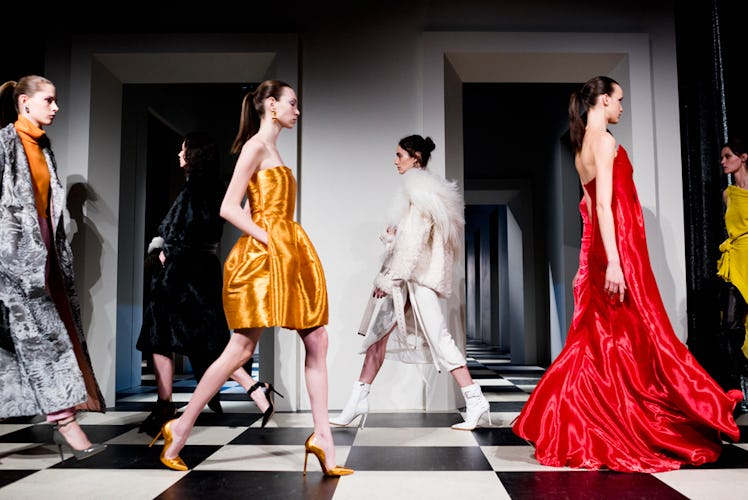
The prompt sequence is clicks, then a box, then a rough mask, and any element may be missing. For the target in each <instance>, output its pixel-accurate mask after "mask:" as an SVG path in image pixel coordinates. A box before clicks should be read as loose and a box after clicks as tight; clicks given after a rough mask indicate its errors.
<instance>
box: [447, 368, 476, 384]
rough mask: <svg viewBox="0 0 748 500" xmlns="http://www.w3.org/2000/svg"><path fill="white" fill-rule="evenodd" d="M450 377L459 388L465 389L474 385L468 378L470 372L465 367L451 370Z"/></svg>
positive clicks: (471, 379)
mask: <svg viewBox="0 0 748 500" xmlns="http://www.w3.org/2000/svg"><path fill="white" fill-rule="evenodd" d="M452 376H453V377H454V378H455V382H457V385H459V386H460V387H467V386H469V385H473V384H474V382H473V377H471V376H470V371H469V370H468V367H467V365H462V366H461V367H459V368H455V369H454V370H452Z"/></svg>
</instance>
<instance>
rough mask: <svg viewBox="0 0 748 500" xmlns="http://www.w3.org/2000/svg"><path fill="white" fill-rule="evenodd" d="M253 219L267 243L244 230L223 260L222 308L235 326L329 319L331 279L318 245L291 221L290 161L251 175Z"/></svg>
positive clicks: (293, 325)
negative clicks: (328, 282)
mask: <svg viewBox="0 0 748 500" xmlns="http://www.w3.org/2000/svg"><path fill="white" fill-rule="evenodd" d="M247 198H248V199H249V203H250V207H251V209H252V219H253V220H254V221H255V223H256V224H257V225H258V226H260V227H261V228H263V229H265V230H266V231H267V232H268V244H267V246H266V245H264V244H263V243H261V242H260V241H258V240H256V239H255V238H253V237H251V236H249V235H246V234H245V235H242V236H241V237H240V238H239V239H238V240H237V242H236V244H234V247H233V248H232V249H231V252H229V255H228V257H226V261H225V263H224V272H223V308H224V310H225V312H226V319H227V320H228V323H229V327H230V328H231V329H238V328H256V327H271V326H281V327H284V328H288V329H291V330H299V329H304V328H312V327H316V326H323V325H326V324H327V315H328V306H327V284H326V283H325V275H324V271H323V270H322V264H321V263H320V260H319V257H318V256H317V252H316V250H315V249H314V245H312V242H311V241H310V240H309V236H307V234H306V233H305V232H304V229H303V228H302V227H301V226H300V225H299V224H298V223H296V222H295V221H294V220H293V216H294V210H295V206H296V179H295V178H294V176H293V173H292V172H291V169H289V168H288V167H286V166H283V165H279V166H277V167H272V168H268V169H265V170H259V171H257V172H256V173H255V175H253V176H252V178H251V179H250V180H249V184H248V186H247Z"/></svg>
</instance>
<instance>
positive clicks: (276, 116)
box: [273, 110, 278, 121]
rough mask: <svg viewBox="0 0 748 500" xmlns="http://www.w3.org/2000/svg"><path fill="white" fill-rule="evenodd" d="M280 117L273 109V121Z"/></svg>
mask: <svg viewBox="0 0 748 500" xmlns="http://www.w3.org/2000/svg"><path fill="white" fill-rule="evenodd" d="M277 119H278V115H276V114H275V110H273V121H276V120H277Z"/></svg>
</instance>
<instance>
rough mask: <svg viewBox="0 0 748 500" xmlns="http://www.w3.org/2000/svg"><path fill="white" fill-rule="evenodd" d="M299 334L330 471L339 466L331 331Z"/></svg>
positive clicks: (318, 432) (316, 429)
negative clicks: (330, 393)
mask: <svg viewBox="0 0 748 500" xmlns="http://www.w3.org/2000/svg"><path fill="white" fill-rule="evenodd" d="M299 335H300V336H301V340H302V342H304V348H305V349H306V357H305V358H304V376H305V378H306V390H307V392H308V393H309V403H310V404H311V406H312V420H313V421H314V436H315V441H316V443H317V446H319V447H320V448H322V449H323V450H324V451H325V465H326V466H327V468H328V469H333V468H334V467H335V465H336V462H335V443H334V442H333V439H332V431H331V430H330V420H329V416H328V413H327V329H325V327H323V326H320V327H318V328H315V329H313V330H305V331H299Z"/></svg>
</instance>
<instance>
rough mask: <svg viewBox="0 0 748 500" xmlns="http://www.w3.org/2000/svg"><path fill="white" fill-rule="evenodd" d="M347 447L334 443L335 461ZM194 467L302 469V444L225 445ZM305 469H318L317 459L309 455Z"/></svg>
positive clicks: (345, 454) (341, 459) (342, 458)
mask: <svg viewBox="0 0 748 500" xmlns="http://www.w3.org/2000/svg"><path fill="white" fill-rule="evenodd" d="M349 451H350V447H348V446H336V447H335V455H336V459H337V462H338V464H342V463H345V460H346V458H347V457H348V452H349ZM194 470H263V471H273V470H274V471H281V470H283V471H302V470H304V446H303V445H301V446H299V445H286V446H280V445H254V446H245V445H226V446H224V447H222V448H221V449H220V450H218V451H217V452H215V453H214V454H213V455H211V456H209V457H208V458H207V459H205V460H204V461H203V462H202V463H201V464H200V465H198V466H197V467H195V469H194ZM307 470H309V471H315V472H319V471H320V470H321V469H320V466H319V461H318V460H317V458H316V457H315V456H314V455H311V454H310V455H309V459H308V464H307Z"/></svg>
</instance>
